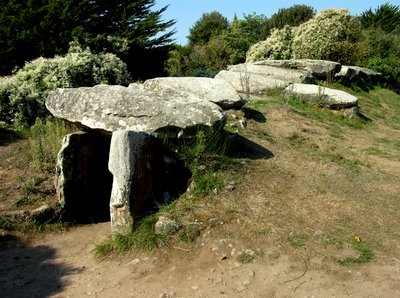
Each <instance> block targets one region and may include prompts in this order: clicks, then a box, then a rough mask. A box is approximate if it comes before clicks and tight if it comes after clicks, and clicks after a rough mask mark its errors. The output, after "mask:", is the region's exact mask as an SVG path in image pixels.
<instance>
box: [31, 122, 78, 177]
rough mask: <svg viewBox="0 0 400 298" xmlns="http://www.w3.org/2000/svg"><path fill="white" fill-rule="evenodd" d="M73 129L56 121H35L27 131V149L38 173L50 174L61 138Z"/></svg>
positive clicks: (52, 170)
mask: <svg viewBox="0 0 400 298" xmlns="http://www.w3.org/2000/svg"><path fill="white" fill-rule="evenodd" d="M72 130H73V129H71V128H69V127H67V125H66V124H65V123H64V122H63V121H61V120H58V119H51V118H49V119H46V120H41V119H39V118H38V119H37V120H36V122H35V124H34V125H33V126H32V127H31V128H30V131H29V149H30V155H31V158H32V162H33V165H34V166H35V167H36V168H37V169H38V170H40V171H42V172H46V173H52V172H54V169H55V164H56V160H57V154H58V152H59V151H60V148H61V142H62V138H63V137H64V136H65V135H66V134H68V133H70V132H71V131H72Z"/></svg>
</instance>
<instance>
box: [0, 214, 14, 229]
mask: <svg viewBox="0 0 400 298" xmlns="http://www.w3.org/2000/svg"><path fill="white" fill-rule="evenodd" d="M0 229H2V230H11V229H12V223H11V221H10V220H8V219H7V218H4V217H0Z"/></svg>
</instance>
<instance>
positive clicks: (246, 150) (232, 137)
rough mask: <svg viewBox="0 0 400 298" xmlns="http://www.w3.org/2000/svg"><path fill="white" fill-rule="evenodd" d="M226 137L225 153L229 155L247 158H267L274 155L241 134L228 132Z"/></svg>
mask: <svg viewBox="0 0 400 298" xmlns="http://www.w3.org/2000/svg"><path fill="white" fill-rule="evenodd" d="M227 137H228V152H227V155H228V156H229V157H235V158H249V159H268V158H272V157H274V154H273V153H272V152H271V151H269V150H268V149H266V148H264V147H263V146H261V145H259V144H257V143H255V142H253V141H250V140H249V139H246V138H245V137H242V136H241V135H238V134H235V133H229V134H228V136H227Z"/></svg>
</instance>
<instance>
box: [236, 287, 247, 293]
mask: <svg viewBox="0 0 400 298" xmlns="http://www.w3.org/2000/svg"><path fill="white" fill-rule="evenodd" d="M237 290H238V291H239V292H243V291H245V290H246V287H245V286H243V285H240V286H238V287H237Z"/></svg>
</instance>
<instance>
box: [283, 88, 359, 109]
mask: <svg viewBox="0 0 400 298" xmlns="http://www.w3.org/2000/svg"><path fill="white" fill-rule="evenodd" d="M283 94H284V96H287V97H297V98H300V99H302V100H304V101H307V102H311V103H313V104H318V105H321V106H325V107H328V108H330V109H347V108H351V107H355V106H357V105H358V99H357V97H355V96H353V95H351V94H349V93H347V92H344V91H341V90H335V89H330V88H325V87H322V86H318V85H310V84H292V85H289V86H288V87H286V88H285V90H284V91H283Z"/></svg>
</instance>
